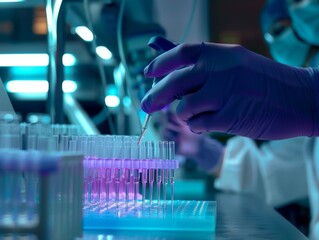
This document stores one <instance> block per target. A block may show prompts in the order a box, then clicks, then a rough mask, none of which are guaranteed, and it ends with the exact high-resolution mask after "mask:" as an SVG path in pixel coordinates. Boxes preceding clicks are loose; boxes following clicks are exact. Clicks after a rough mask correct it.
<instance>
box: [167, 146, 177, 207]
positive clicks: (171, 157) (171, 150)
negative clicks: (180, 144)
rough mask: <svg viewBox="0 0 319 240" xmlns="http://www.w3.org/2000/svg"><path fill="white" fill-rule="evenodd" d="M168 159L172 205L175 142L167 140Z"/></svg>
mask: <svg viewBox="0 0 319 240" xmlns="http://www.w3.org/2000/svg"><path fill="white" fill-rule="evenodd" d="M168 159H169V160H170V166H169V169H170V170H169V179H170V184H171V204H172V206H173V201H174V183H175V166H176V164H175V163H176V161H177V160H176V159H175V142H173V141H169V142H168Z"/></svg>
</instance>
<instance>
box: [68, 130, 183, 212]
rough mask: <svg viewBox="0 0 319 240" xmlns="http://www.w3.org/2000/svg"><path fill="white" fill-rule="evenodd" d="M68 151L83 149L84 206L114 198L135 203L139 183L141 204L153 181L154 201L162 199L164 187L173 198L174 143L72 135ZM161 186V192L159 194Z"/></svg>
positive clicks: (150, 190)
mask: <svg viewBox="0 0 319 240" xmlns="http://www.w3.org/2000/svg"><path fill="white" fill-rule="evenodd" d="M69 150H70V151H84V155H85V158H84V188H85V190H84V191H85V196H84V206H85V207H92V206H96V205H99V204H102V205H103V204H104V205H108V204H109V203H110V201H114V202H115V204H116V205H118V204H119V203H120V202H123V201H124V202H125V203H126V204H129V203H130V202H132V201H133V202H134V203H135V204H136V203H137V201H138V199H139V196H140V194H139V185H140V183H141V185H142V196H141V199H142V204H143V205H144V204H145V200H146V188H147V184H149V203H150V205H152V203H153V186H154V182H156V183H157V203H160V202H161V195H162V196H163V201H164V203H165V202H166V200H167V199H166V192H167V186H168V184H169V183H170V186H171V200H173V199H174V182H175V176H174V175H175V170H176V169H177V168H178V161H177V160H175V143H174V142H172V141H170V142H168V141H148V142H141V143H140V144H138V136H110V135H106V136H73V137H72V139H71V140H70V146H69ZM161 188H162V189H163V193H162V194H161Z"/></svg>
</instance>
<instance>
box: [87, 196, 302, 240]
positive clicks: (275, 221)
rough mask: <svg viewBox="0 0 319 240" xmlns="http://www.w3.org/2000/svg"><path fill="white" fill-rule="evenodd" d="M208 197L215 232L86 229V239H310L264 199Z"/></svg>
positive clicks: (206, 197) (252, 197) (251, 197)
mask: <svg viewBox="0 0 319 240" xmlns="http://www.w3.org/2000/svg"><path fill="white" fill-rule="evenodd" d="M204 200H208V201H217V222H216V230H215V232H214V233H213V232H212V233H207V232H187V231H176V232H173V231H168V232H163V231H84V239H85V240H117V239H148V240H152V239H154V240H155V239H156V240H158V239H185V240H187V239H220V240H224V239H225V240H226V239H227V240H228V239H232V240H233V239H238V240H241V239H245V240H247V239H254V240H255V239H283V240H297V239H298V240H303V239H308V238H307V237H306V236H305V235H303V234H302V233H301V232H300V231H299V230H298V229H297V228H296V227H294V226H293V225H292V224H291V223H289V222H288V221H287V220H286V219H285V218H283V217H282V216H281V215H280V214H279V213H277V212H276V211H275V210H274V209H272V208H271V207H268V206H266V205H265V204H264V203H263V200H262V199H258V198H256V197H255V196H252V195H247V194H232V193H223V192H213V193H211V194H207V195H206V196H205V199H204Z"/></svg>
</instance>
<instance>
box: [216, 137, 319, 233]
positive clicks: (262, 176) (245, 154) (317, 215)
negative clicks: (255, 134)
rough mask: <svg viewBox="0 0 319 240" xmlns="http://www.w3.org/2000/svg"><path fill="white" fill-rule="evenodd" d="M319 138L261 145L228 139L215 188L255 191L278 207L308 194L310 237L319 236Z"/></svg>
mask: <svg viewBox="0 0 319 240" xmlns="http://www.w3.org/2000/svg"><path fill="white" fill-rule="evenodd" d="M318 179H319V139H316V138H307V137H300V138H292V139H286V140H280V141H270V142H267V143H265V144H263V145H262V146H261V147H260V148H258V147H257V146H256V144H255V142H254V141H253V140H251V139H249V138H244V137H234V138H232V139H230V140H229V141H228V142H227V147H226V152H225V158H224V162H223V165H222V168H221V172H220V176H219V178H218V179H216V181H215V187H216V188H217V189H221V190H224V191H233V192H249V193H255V194H257V195H259V196H261V197H263V199H265V201H266V203H267V204H268V205H270V206H274V207H278V206H281V205H284V204H287V203H290V202H293V201H295V200H300V199H302V198H305V197H308V198H309V202H310V209H311V216H312V220H311V226H310V238H311V239H319V180H318Z"/></svg>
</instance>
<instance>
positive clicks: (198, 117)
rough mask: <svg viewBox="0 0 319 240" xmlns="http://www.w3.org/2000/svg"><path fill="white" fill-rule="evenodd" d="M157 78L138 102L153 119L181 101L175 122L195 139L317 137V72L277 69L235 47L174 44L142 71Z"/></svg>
mask: <svg viewBox="0 0 319 240" xmlns="http://www.w3.org/2000/svg"><path fill="white" fill-rule="evenodd" d="M144 72H145V75H146V76H147V77H150V78H152V77H163V76H165V77H164V78H163V79H161V80H160V81H159V82H158V83H157V84H156V85H155V86H154V87H153V88H152V89H151V90H150V91H149V92H148V93H147V94H146V95H145V97H144V98H143V100H142V109H143V110H144V111H145V112H147V113H153V112H155V111H158V110H160V109H162V108H163V107H165V106H166V105H168V104H170V103H171V102H173V101H174V100H175V99H181V100H180V103H179V104H178V106H177V108H176V113H177V116H178V118H180V119H181V120H182V121H184V122H185V123H186V124H188V126H189V128H190V129H191V131H193V132H195V133H201V132H208V131H216V132H226V133H230V134H235V135H242V136H248V137H251V138H256V139H283V138H289V137H296V136H318V135H319V126H318V124H319V85H318V84H319V70H318V69H316V68H297V67H290V66H287V65H284V64H280V63H277V62H275V61H272V60H270V59H268V58H265V57H263V56H261V55H258V54H256V53H253V52H251V51H249V50H247V49H245V48H243V47H241V46H239V45H227V44H214V43H202V44H200V43H197V44H196V43H195V44H180V45H178V46H177V47H175V48H173V49H171V50H169V51H167V52H165V53H163V54H161V55H160V56H158V57H157V58H155V59H154V60H153V61H152V62H151V63H150V64H149V65H148V66H147V67H146V68H145V70H144Z"/></svg>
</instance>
